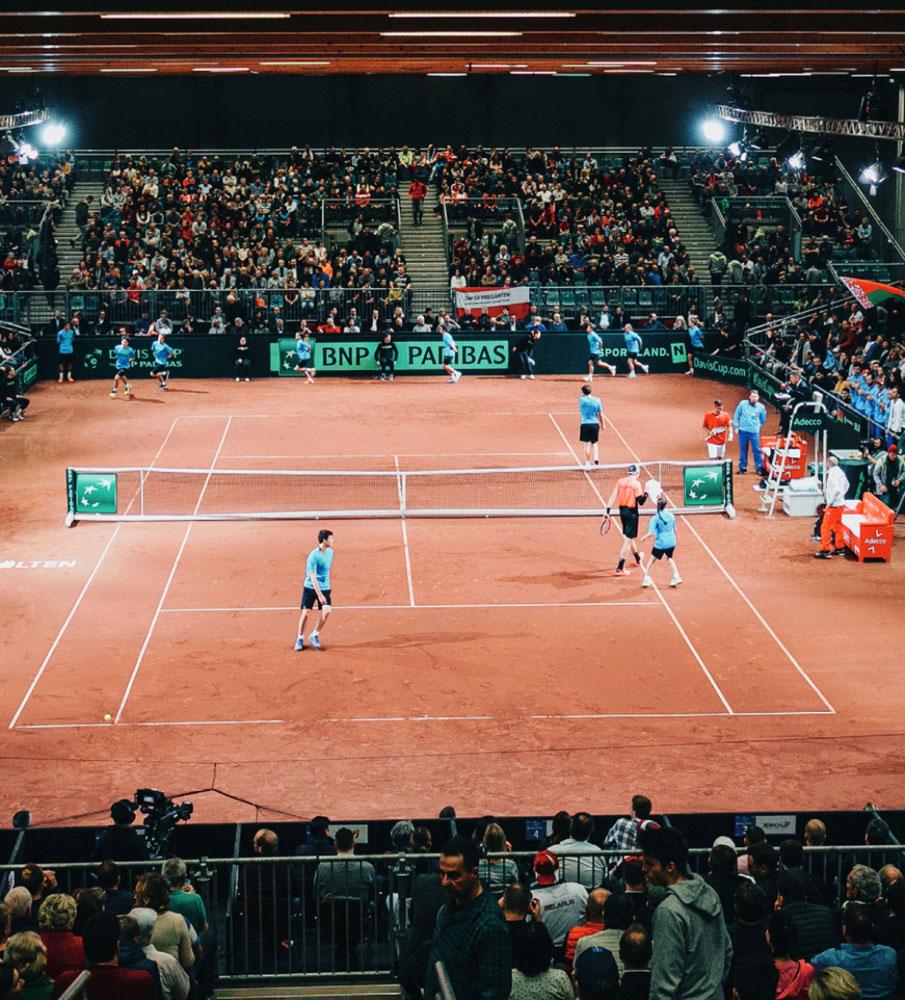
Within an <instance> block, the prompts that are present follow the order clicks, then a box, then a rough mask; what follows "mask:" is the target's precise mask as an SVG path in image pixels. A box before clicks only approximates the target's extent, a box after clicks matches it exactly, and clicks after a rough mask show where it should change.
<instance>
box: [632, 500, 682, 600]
mask: <svg viewBox="0 0 905 1000" xmlns="http://www.w3.org/2000/svg"><path fill="white" fill-rule="evenodd" d="M667 503H668V501H667V499H666V497H665V496H660V497H658V498H657V513H656V514H654V515H652V516H651V519H650V521H649V522H648V525H647V534H646V535H644V537H643V538H641V541H642V542H643V541H644V540H645V539H646V538H653V540H654V547H653V548H652V549H651V553H650V562H648V564H647V567H646V568H645V570H644V578H643V579H642V580H641V586H642V587H650V586H653V582H654V581H653V580H652V579H651V577H650V571H651V570H652V569H653V568H654V563H655V562H657V561H659V560H660V559H662V558H663V557H664V556H665V557H666V560H667V562H668V563H669V565H670V568H671V569H672V579H671V580H670V581H669V585H670V587H678V586H679V584H680V583H681V582H682V577H680V576H679V568H678V566H676V561H675V559H674V558H673V556H674V555H675V551H676V518H675V515H674V514H671V513H670V512H669V511H668V510H667V509H666V505H667Z"/></svg>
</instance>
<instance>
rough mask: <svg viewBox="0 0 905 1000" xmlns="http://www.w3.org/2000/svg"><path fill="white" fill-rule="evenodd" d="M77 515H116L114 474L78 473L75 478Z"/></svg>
mask: <svg viewBox="0 0 905 1000" xmlns="http://www.w3.org/2000/svg"><path fill="white" fill-rule="evenodd" d="M75 512H76V513H77V514H115V513H116V474H115V473H106V474H98V473H94V472H79V473H78V474H77V475H76V477H75Z"/></svg>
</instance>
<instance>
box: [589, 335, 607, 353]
mask: <svg viewBox="0 0 905 1000" xmlns="http://www.w3.org/2000/svg"><path fill="white" fill-rule="evenodd" d="M601 347H603V338H602V337H598V336H597V334H596V333H594V331H593V330H592V331H591V332H590V333H589V334H588V350H589V351H590V352H591V354H594V355H596V356H598V357H599V356H600V348H601Z"/></svg>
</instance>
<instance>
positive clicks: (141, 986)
mask: <svg viewBox="0 0 905 1000" xmlns="http://www.w3.org/2000/svg"><path fill="white" fill-rule="evenodd" d="M83 940H84V942H85V957H86V958H87V959H88V961H89V962H90V963H91V979H90V981H89V983H88V986H87V988H86V991H85V992H86V994H87V997H88V1000H95V998H97V1000H103V998H107V997H128V998H129V1000H157V988H156V986H155V985H154V980H153V979H152V978H151V976H150V975H149V974H148V973H147V972H144V971H138V970H134V969H121V968H120V967H119V962H118V961H117V958H116V952H117V947H118V945H119V920H117V918H116V917H114V916H113V914H112V913H95V915H94V916H93V917H92V918H91V919H90V920H89V921H88V923H87V924H86V925H85V933H84V935H83ZM79 971H81V970H75V969H73V970H71V971H70V972H63V973H61V974H60V975H59V976H58V977H57V978H56V980H55V981H54V984H53V993H52V994H51V996H52V997H54V998H56V997H59V996H61V995H62V994H63V993H65V992H66V990H67V989H68V988H69V987H70V986H71V985H72V981H73V980H74V979H75V978H76V977H77V976H78V974H79Z"/></svg>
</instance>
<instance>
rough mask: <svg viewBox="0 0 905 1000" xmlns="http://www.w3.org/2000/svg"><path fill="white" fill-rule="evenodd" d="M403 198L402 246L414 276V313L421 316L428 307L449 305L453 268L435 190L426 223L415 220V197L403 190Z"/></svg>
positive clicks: (427, 207) (427, 200) (427, 206)
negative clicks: (450, 270) (448, 257)
mask: <svg viewBox="0 0 905 1000" xmlns="http://www.w3.org/2000/svg"><path fill="white" fill-rule="evenodd" d="M399 200H400V215H401V220H400V227H399V247H400V249H401V250H402V252H403V253H404V254H405V261H406V271H407V272H408V274H409V276H410V277H411V279H412V305H411V309H410V311H409V314H410V316H417V315H418V313H420V312H422V311H423V310H424V309H425V308H426V307H427V306H431V308H433V309H434V311H436V309H437V306H438V305H442V306H448V305H449V300H448V294H444V293H445V292H446V290H448V288H449V269H448V266H447V262H446V246H445V243H444V240H445V237H444V234H443V222H442V221H441V220H440V219H439V218H438V217H437V216H436V215H435V214H434V203H435V192H434V191H433V190H431V191H429V192H428V197H427V198H425V199H424V214H423V216H422V223H421V225H420V226H416V225H415V224H414V222H413V221H412V200H411V198H409V195H408V191H407V190H405V189H403V190H402V191H401V192H400V195H399Z"/></svg>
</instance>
